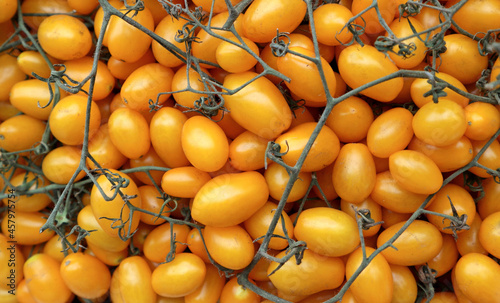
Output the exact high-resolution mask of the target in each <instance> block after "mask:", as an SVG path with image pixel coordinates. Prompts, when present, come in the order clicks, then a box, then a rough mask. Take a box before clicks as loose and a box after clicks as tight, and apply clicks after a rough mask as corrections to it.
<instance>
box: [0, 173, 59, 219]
mask: <svg viewBox="0 0 500 303" xmlns="http://www.w3.org/2000/svg"><path fill="white" fill-rule="evenodd" d="M49 184H50V182H49V180H47V179H46V178H44V177H43V176H42V175H37V174H35V173H33V172H26V173H20V174H16V175H15V176H13V177H12V178H11V179H10V186H7V187H6V188H5V194H7V198H5V199H3V203H4V204H5V206H8V205H9V201H15V207H16V211H26V212H33V211H39V210H42V209H44V208H45V207H47V206H48V205H49V204H50V203H51V202H52V200H51V199H50V197H49V196H48V195H47V194H45V193H39V194H29V195H28V194H25V193H26V192H29V191H31V190H35V189H38V188H43V187H45V186H48V185H49ZM11 189H13V190H14V192H15V197H14V198H13V199H9V198H8V197H9V196H11V197H12V194H11V193H12V192H11Z"/></svg>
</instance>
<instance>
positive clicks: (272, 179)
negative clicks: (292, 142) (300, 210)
mask: <svg viewBox="0 0 500 303" xmlns="http://www.w3.org/2000/svg"><path fill="white" fill-rule="evenodd" d="M264 178H266V182H267V186H268V187H269V194H270V195H271V197H272V198H274V199H276V200H278V201H279V200H280V199H281V198H282V196H283V193H284V192H285V188H286V186H287V184H288V182H289V180H290V175H289V174H288V172H287V170H286V168H285V167H284V166H281V165H280V164H278V163H275V162H273V163H271V164H270V165H269V166H268V167H267V169H266V171H265V172H264ZM311 181H312V177H311V173H309V172H300V173H299V175H298V177H297V180H296V181H295V183H294V184H293V186H292V189H291V190H290V192H289V193H288V197H287V198H286V201H287V202H294V201H297V200H299V199H302V198H303V197H304V196H305V195H306V193H307V191H308V189H309V186H310V184H311Z"/></svg>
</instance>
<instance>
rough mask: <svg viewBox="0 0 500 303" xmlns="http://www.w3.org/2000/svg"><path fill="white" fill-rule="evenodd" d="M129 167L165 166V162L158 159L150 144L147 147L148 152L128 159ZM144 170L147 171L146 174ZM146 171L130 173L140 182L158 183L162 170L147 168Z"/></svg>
mask: <svg viewBox="0 0 500 303" xmlns="http://www.w3.org/2000/svg"><path fill="white" fill-rule="evenodd" d="M129 165H130V168H141V167H144V166H151V167H158V168H160V169H161V168H164V169H165V168H166V166H167V165H166V164H165V163H164V162H163V161H162V160H161V159H160V157H159V156H158V155H157V154H156V152H155V150H154V148H153V147H152V146H150V147H149V150H148V152H147V153H146V154H145V155H143V156H142V157H140V158H138V159H130V160H129ZM146 171H147V172H149V175H151V177H149V175H148V174H146ZM146 171H140V172H134V173H132V174H133V176H134V177H135V178H137V179H138V180H139V181H140V182H142V183H144V184H148V185H153V184H160V182H161V177H162V176H163V173H164V172H165V171H164V170H156V169H148V170H146Z"/></svg>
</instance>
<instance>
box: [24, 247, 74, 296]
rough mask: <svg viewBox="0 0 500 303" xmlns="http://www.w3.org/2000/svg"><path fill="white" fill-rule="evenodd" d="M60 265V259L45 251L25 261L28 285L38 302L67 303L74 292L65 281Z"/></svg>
mask: <svg viewBox="0 0 500 303" xmlns="http://www.w3.org/2000/svg"><path fill="white" fill-rule="evenodd" d="M59 267H60V264H59V262H58V261H56V260H54V259H53V258H52V257H50V256H49V255H46V254H43V253H40V254H35V255H33V256H31V257H30V258H28V259H27V260H26V262H25V263H24V274H25V279H26V282H27V286H28V289H29V292H30V294H31V295H32V296H33V298H34V299H35V300H36V302H41V303H49V302H53V303H57V302H60V303H65V302H68V301H69V300H70V299H71V297H72V295H73V294H72V292H71V290H70V289H69V288H68V287H67V286H66V284H65V283H64V280H63V279H62V277H61V273H60V271H59ZM52 290H54V291H52ZM55 290H57V291H55Z"/></svg>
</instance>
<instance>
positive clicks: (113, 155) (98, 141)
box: [87, 103, 127, 169]
mask: <svg viewBox="0 0 500 303" xmlns="http://www.w3.org/2000/svg"><path fill="white" fill-rule="evenodd" d="M99 104H100V103H99ZM88 151H89V154H90V155H91V156H92V158H94V160H95V162H94V161H92V160H90V159H89V158H87V165H88V167H89V168H91V169H95V168H96V167H97V164H96V163H99V165H101V167H102V168H112V169H118V168H120V167H121V166H122V165H123V164H125V162H126V161H127V157H125V156H124V155H123V154H122V153H121V152H120V151H119V150H118V148H116V146H115V145H114V144H113V142H112V141H111V137H110V134H109V126H108V124H107V123H104V124H101V126H100V127H99V130H97V132H96V133H95V135H94V136H93V137H92V140H89V144H88Z"/></svg>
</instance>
